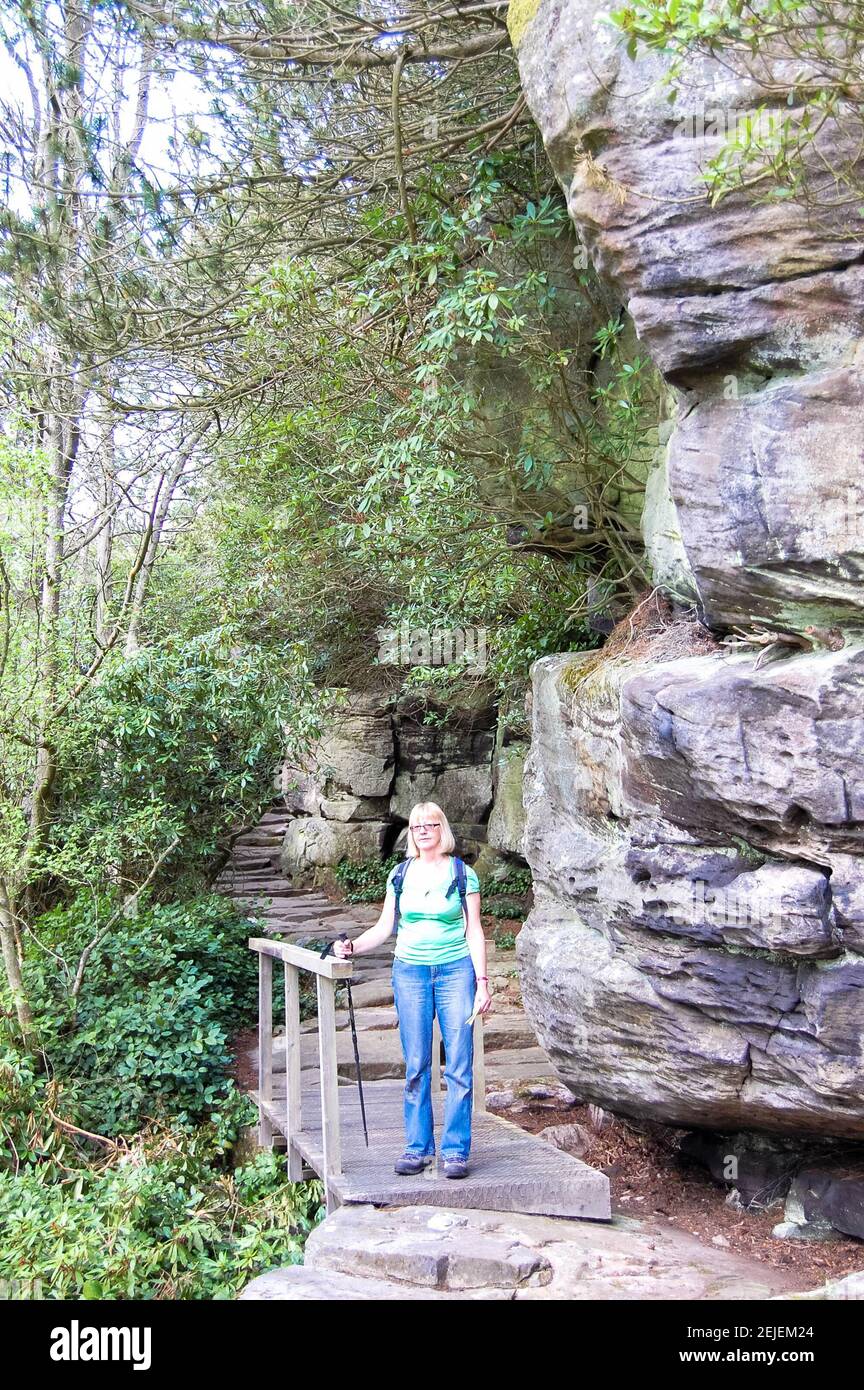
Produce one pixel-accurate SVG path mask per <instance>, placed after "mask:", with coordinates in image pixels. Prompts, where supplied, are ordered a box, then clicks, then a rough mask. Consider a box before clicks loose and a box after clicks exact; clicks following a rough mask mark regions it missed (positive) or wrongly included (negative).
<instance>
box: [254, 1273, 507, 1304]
mask: <svg viewBox="0 0 864 1390" xmlns="http://www.w3.org/2000/svg"><path fill="white" fill-rule="evenodd" d="M512 1297H513V1295H512V1292H509V1291H507V1290H497V1289H495V1290H491V1291H489V1292H487V1291H486V1290H483V1289H478V1290H477V1292H476V1293H471V1294H465V1293H446V1292H445V1293H442V1292H440V1291H439V1290H437V1289H429V1288H422V1287H419V1288H412V1287H411V1286H410V1285H406V1284H396V1283H391V1281H390V1280H389V1279H358V1278H356V1277H355V1276H354V1275H351V1274H334V1273H333V1272H332V1270H324V1269H307V1268H306V1266H305V1265H287V1266H286V1267H285V1268H284V1269H273V1270H270V1272H269V1273H268V1274H259V1275H258V1278H257V1279H253V1280H252V1282H251V1284H247V1285H246V1287H245V1289H244V1290H243V1292H242V1293H241V1294H239V1295H238V1298H239V1299H246V1300H247V1301H253V1302H254V1301H260V1300H264V1299H286V1300H289V1299H290V1300H291V1301H295V1302H304V1301H306V1300H309V1301H314V1302H316V1303H317V1302H330V1303H333V1302H342V1301H344V1300H346V1299H350V1300H352V1301H357V1302H364V1301H369V1302H375V1303H381V1302H384V1301H386V1300H389V1299H398V1300H399V1301H400V1302H402V1301H404V1300H405V1299H414V1300H416V1299H424V1300H426V1301H427V1302H432V1301H436V1300H438V1301H443V1302H448V1301H449V1302H453V1301H455V1300H457V1299H460V1300H464V1299H465V1298H475V1299H478V1300H479V1299H483V1300H494V1299H510V1298H512Z"/></svg>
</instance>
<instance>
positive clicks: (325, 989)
mask: <svg viewBox="0 0 864 1390" xmlns="http://www.w3.org/2000/svg"><path fill="white" fill-rule="evenodd" d="M317 985H318V1046H319V1056H320V1059H321V1115H322V1147H323V1166H324V1171H323V1173H322V1177H323V1179H324V1183H325V1186H326V1188H327V1209H328V1211H329V1210H330V1207H331V1202H330V1189H331V1186H332V1179H333V1178H334V1177H336V1175H337V1174H339V1173H341V1171H342V1143H341V1138H340V1134H339V1077H338V1074H337V1071H336V986H335V984H334V982H333V981H332V980H328V979H327V978H326V977H325V976H323V975H319V976H318V980H317Z"/></svg>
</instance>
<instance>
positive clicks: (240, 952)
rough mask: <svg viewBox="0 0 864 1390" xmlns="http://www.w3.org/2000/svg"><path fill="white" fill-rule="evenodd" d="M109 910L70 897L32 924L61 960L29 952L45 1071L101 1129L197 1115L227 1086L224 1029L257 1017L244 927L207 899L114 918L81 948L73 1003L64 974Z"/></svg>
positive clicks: (225, 906)
mask: <svg viewBox="0 0 864 1390" xmlns="http://www.w3.org/2000/svg"><path fill="white" fill-rule="evenodd" d="M111 907H112V904H111V903H110V902H108V901H105V900H101V901H99V902H97V903H96V904H95V905H94V904H92V903H89V902H86V901H83V900H81V899H79V900H77V901H76V902H75V903H74V904H73V905H72V906H71V907H67V908H58V909H55V910H54V911H53V912H50V913H46V914H45V915H44V916H43V917H42V918H41V919H40V920H39V922H38V924H37V935H38V937H39V939H40V940H43V941H45V942H46V943H52V945H53V949H54V951H55V952H57V953H58V954H61V955H62V956H63V958H64V960H65V965H66V971H65V972H64V971H58V969H57V963H56V960H55V959H52V958H50V957H49V958H48V963H47V964H46V963H44V962H45V957H39V958H38V960H37V961H36V962H34V964H33V966H31V969H30V973H29V978H30V981H31V988H32V989H33V995H34V1001H35V1003H36V1007H37V1011H38V1015H39V1017H40V1022H41V1030H42V1035H43V1040H44V1044H45V1046H46V1051H47V1053H48V1055H49V1057H50V1059H51V1064H52V1067H53V1068H54V1071H55V1073H56V1074H57V1075H59V1076H61V1077H63V1078H65V1079H67V1080H68V1082H69V1083H70V1084H71V1085H74V1088H75V1091H76V1098H77V1103H78V1107H79V1113H80V1115H81V1116H82V1117H83V1119H82V1122H83V1123H84V1124H85V1126H86V1127H87V1128H88V1129H95V1130H96V1131H98V1132H99V1133H106V1134H117V1133H118V1132H121V1131H124V1130H125V1131H128V1130H130V1129H133V1128H136V1127H137V1126H138V1125H140V1124H141V1123H142V1122H143V1121H144V1120H145V1119H148V1118H153V1117H156V1116H161V1117H166V1116H169V1115H171V1116H177V1117H179V1118H180V1119H181V1120H191V1119H194V1118H195V1117H197V1116H201V1115H204V1114H206V1113H207V1112H208V1111H209V1110H210V1109H211V1108H212V1107H213V1106H214V1105H215V1104H217V1103H218V1101H219V1099H220V1097H222V1096H223V1095H224V1094H225V1091H226V1086H227V1077H226V1072H227V1068H228V1065H229V1063H230V1061H231V1055H230V1052H229V1050H228V1046H227V1044H228V1039H229V1035H230V1032H231V1031H232V1030H234V1029H237V1028H239V1027H242V1026H246V1025H248V1024H250V1023H251V1022H253V1021H254V1019H255V1016H256V999H257V993H256V988H257V985H256V978H257V972H256V965H255V960H254V958H253V956H252V953H251V952H250V951H249V949H248V946H247V940H248V926H247V925H246V924H245V923H244V922H243V921H242V920H241V919H239V918H238V917H237V915H236V912H235V911H234V909H233V908H232V906H231V904H230V903H227V902H226V901H225V900H224V899H222V898H219V897H216V896H209V895H208V896H205V897H200V898H195V899H191V900H187V901H185V902H179V903H169V904H155V905H153V906H150V907H146V908H144V909H141V910H139V912H138V915H137V916H136V917H135V918H132V919H127V918H120V919H119V920H118V921H117V922H116V923H115V925H114V926H113V927H112V928H111V930H110V931H109V932H108V933H107V935H106V936H105V938H104V940H102V941H101V942H100V943H99V944H98V945H97V947H96V948H95V950H94V951H93V954H92V955H91V956H90V959H89V961H88V963H87V966H86V970H85V973H84V978H83V985H82V988H81V991H80V994H79V996H78V999H77V1007H76V1004H75V1001H73V1000H71V999H70V996H69V993H68V992H67V990H66V989H65V988H63V985H62V981H63V976H64V973H65V974H66V975H67V977H68V978H71V977H72V976H73V974H74V969H75V965H76V963H77V960H78V958H79V956H80V952H81V950H82V949H83V948H84V945H85V944H86V943H87V942H88V941H89V940H92V939H93V937H94V936H95V935H96V933H97V931H98V930H99V923H100V922H102V921H104V920H105V918H106V917H108V916H109V915H110V910H111Z"/></svg>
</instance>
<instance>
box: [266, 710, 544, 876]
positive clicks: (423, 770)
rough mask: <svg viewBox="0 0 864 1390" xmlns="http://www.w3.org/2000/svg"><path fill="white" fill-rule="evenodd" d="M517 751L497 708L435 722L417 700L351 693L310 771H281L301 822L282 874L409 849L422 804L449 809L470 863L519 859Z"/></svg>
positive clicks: (313, 871) (291, 830) (290, 837)
mask: <svg viewBox="0 0 864 1390" xmlns="http://www.w3.org/2000/svg"><path fill="white" fill-rule="evenodd" d="M517 751H518V745H508V746H507V747H506V748H505V747H504V746H503V738H502V736H501V735H500V734H499V732H498V731H497V730H496V725H495V712H494V710H492V709H488V708H478V709H476V710H462V711H457V712H456V717H455V718H453V719H451V722H450V723H449V724H445V725H436V724H426V723H424V722H423V716H422V711H421V710H419V709H418V708H417V707H416V703H415V702H413V701H412V700H411V699H410V697H402V698H401V699H394V698H393V697H391V696H388V695H387V694H372V693H367V692H358V691H355V692H352V693H351V694H350V696H349V698H348V699H347V701H346V703H345V707H344V709H342V710H341V712H340V713H339V714H338V715H335V716H334V718H333V720H332V723H331V725H330V727H329V728H328V730H327V732H326V733H325V735H324V737H323V738H322V739H321V741H320V743H319V745H318V747H317V748H316V749H315V750H314V752H313V754H312V756H311V757H310V760H309V766H308V768H305V769H298V768H292V767H289V766H287V765H286V766H285V767H283V768H282V770H281V774H280V779H279V790H280V791H281V792H282V795H283V797H284V800H285V804H286V806H287V808H288V809H289V811H291V812H293V816H294V818H293V820H292V821H291V822H290V823H289V826H288V829H287V832H286V835H285V840H284V844H283V849H282V868H283V872H284V873H285V874H286V875H287V876H288V877H290V878H291V879H292V880H294V881H296V882H304V881H308V880H311V879H314V878H315V877H316V876H319V871H320V870H326V869H329V868H332V867H333V866H334V865H336V864H338V863H339V862H340V860H342V859H348V860H352V861H355V862H356V861H360V860H364V859H369V858H374V857H375V856H376V855H380V856H383V855H386V854H389V853H390V852H391V851H393V850H394V849H401V848H402V847H403V846H404V840H405V829H404V828H405V825H406V824H407V821H408V817H409V815H410V813H411V808H412V807H413V806H415V805H416V804H417V802H420V801H435V802H437V803H438V805H440V806H441V807H442V808H443V810H444V812H445V814H446V816H447V818H448V820H449V821H450V823H451V826H452V828H453V831H454V834H455V836H456V840H457V847H458V851H459V853H460V854H461V855H462V856H463V857H464V858H465V859H466V860H467V861H468V862H470V863H472V864H473V863H476V862H478V860H480V858H481V856H485V861H486V862H485V863H483V865H482V867H483V868H484V869H486V870H489V869H491V868H492V867H493V862H494V858H495V855H494V853H493V851H499V850H500V854H501V855H513V856H518V855H519V854H520V839H521V833H522V815H521V798H514V795H513V780H514V779H513V768H514V766H516V764H515V763H514V754H515V753H516V752H517ZM502 769H503V770H502ZM499 786H500V788H501V790H500V794H499ZM490 813H491V814H490Z"/></svg>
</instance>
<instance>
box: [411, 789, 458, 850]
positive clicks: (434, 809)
mask: <svg viewBox="0 0 864 1390" xmlns="http://www.w3.org/2000/svg"><path fill="white" fill-rule="evenodd" d="M428 815H433V816H438V817H439V819H440V821H441V845H440V849H441V853H442V854H452V853H453V851H454V849H455V848H456V840H455V838H454V835H453V831H452V830H451V829H450V822H449V820H448V819H447V817H446V816H445V814H444V812H443V811H442V810H441V807H440V806H438V805H437V803H436V802H434V801H418V802H417V805H416V806H414V807H412V810H411V814H410V815H409V817H408V843H407V846H406V848H405V857H406V858H407V859H416V858H417V856H418V855H419V853H420V851H419V849H418V848H417V845H416V844H415V842H414V836H413V835H412V834H411V822H412V820H422V819H423V817H424V816H428Z"/></svg>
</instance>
